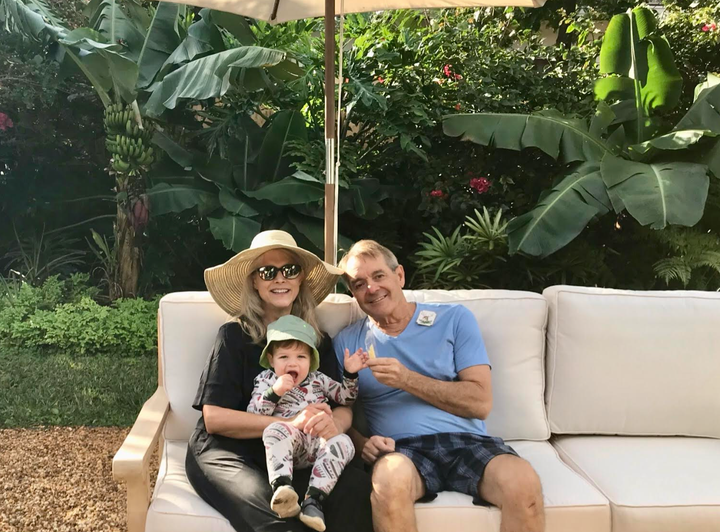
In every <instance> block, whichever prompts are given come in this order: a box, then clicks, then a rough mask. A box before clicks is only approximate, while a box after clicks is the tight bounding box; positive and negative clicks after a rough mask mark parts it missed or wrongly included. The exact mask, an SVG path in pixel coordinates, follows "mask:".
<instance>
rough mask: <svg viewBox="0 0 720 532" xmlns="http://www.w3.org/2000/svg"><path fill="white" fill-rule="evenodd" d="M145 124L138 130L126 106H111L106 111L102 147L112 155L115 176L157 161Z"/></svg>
mask: <svg viewBox="0 0 720 532" xmlns="http://www.w3.org/2000/svg"><path fill="white" fill-rule="evenodd" d="M144 122H145V123H144V124H143V126H144V127H143V129H140V127H139V126H138V124H137V121H136V120H135V116H134V114H133V110H132V107H131V106H129V105H128V106H127V107H123V106H121V105H110V106H108V107H107V108H106V109H105V131H106V133H107V137H106V138H105V147H106V148H107V150H108V151H109V152H110V153H111V154H112V167H113V169H114V170H115V171H116V172H128V171H130V170H137V169H138V168H139V167H141V166H145V167H147V166H150V165H151V164H153V163H154V162H155V161H156V160H157V155H155V150H154V149H153V148H152V147H151V146H150V141H151V139H152V133H153V132H152V129H151V123H150V122H148V121H144Z"/></svg>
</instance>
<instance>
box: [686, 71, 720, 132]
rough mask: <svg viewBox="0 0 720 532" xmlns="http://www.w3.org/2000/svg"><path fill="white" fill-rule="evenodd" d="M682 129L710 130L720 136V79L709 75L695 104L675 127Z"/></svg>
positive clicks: (700, 87) (697, 90) (699, 86)
mask: <svg viewBox="0 0 720 532" xmlns="http://www.w3.org/2000/svg"><path fill="white" fill-rule="evenodd" d="M675 129H676V130H680V129H708V130H710V131H712V132H713V133H715V134H717V135H720V77H719V76H716V75H714V74H708V75H707V80H706V81H705V83H702V84H700V85H698V87H697V89H696V92H695V103H693V104H692V107H690V109H689V110H688V112H687V113H685V116H684V117H682V119H681V120H680V122H678V124H677V125H676V126H675Z"/></svg>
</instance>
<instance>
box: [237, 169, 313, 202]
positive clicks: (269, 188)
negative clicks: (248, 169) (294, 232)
mask: <svg viewBox="0 0 720 532" xmlns="http://www.w3.org/2000/svg"><path fill="white" fill-rule="evenodd" d="M243 192H244V193H245V195H247V196H249V197H251V198H255V199H262V200H269V201H272V202H273V203H274V204H276V205H302V204H305V203H311V202H314V201H320V200H321V199H323V197H324V196H325V189H324V187H323V185H322V184H320V183H312V182H310V181H306V180H304V179H298V178H297V177H293V176H290V177H286V178H285V179H283V180H281V181H277V182H275V183H270V184H269V185H265V186H264V187H262V188H260V189H258V190H244V191H243Z"/></svg>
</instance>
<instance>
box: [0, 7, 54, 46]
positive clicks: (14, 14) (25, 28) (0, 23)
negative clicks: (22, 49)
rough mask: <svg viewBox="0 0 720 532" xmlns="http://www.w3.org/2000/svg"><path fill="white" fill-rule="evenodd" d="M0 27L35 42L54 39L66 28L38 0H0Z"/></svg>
mask: <svg viewBox="0 0 720 532" xmlns="http://www.w3.org/2000/svg"><path fill="white" fill-rule="evenodd" d="M0 27H2V28H4V29H5V30H6V31H11V32H16V33H21V34H23V35H25V36H27V37H28V38H30V39H32V40H34V41H36V42H43V43H44V42H46V41H48V40H50V41H55V40H57V39H59V38H60V37H62V36H63V35H65V34H66V33H67V32H68V30H67V28H65V27H64V26H63V22H62V21H61V20H60V19H59V18H57V17H56V16H55V15H54V13H53V12H52V11H51V10H50V9H49V8H48V6H47V4H46V3H45V2H42V1H40V0H27V1H26V2H22V1H20V0H0Z"/></svg>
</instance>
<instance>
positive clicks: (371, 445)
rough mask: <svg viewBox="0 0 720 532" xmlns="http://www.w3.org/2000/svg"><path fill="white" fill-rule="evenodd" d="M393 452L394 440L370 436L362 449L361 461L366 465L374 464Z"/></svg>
mask: <svg viewBox="0 0 720 532" xmlns="http://www.w3.org/2000/svg"><path fill="white" fill-rule="evenodd" d="M394 451H395V440H393V439H392V438H385V437H384V436H370V438H369V439H368V440H367V441H365V445H363V449H362V459H363V460H364V461H365V462H366V463H368V464H374V463H375V462H376V461H377V459H378V458H380V457H381V456H382V455H384V454H387V453H392V452H394Z"/></svg>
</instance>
